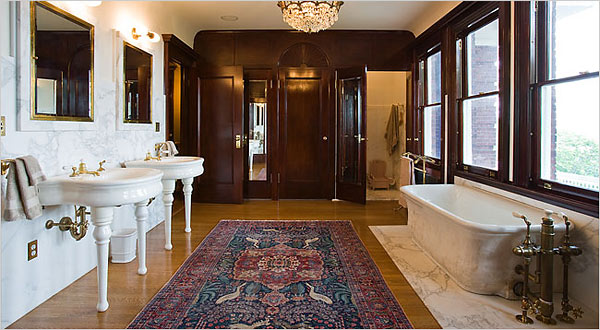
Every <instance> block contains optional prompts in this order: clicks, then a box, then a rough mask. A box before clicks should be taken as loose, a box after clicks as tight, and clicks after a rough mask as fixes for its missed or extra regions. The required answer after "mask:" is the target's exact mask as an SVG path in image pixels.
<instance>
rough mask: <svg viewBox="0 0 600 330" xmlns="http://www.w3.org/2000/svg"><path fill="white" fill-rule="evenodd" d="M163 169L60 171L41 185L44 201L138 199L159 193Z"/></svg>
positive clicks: (107, 202)
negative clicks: (71, 174)
mask: <svg viewBox="0 0 600 330" xmlns="http://www.w3.org/2000/svg"><path fill="white" fill-rule="evenodd" d="M162 176H163V173H162V172H161V171H159V170H154V169H151V168H114V169H107V170H105V171H103V172H100V176H93V175H91V174H84V175H80V176H77V177H69V175H67V174H65V175H59V176H55V177H51V178H49V179H48V180H46V181H44V182H42V183H40V184H39V185H38V189H39V198H40V202H41V204H42V205H60V204H77V205H85V206H91V207H103V206H117V205H125V204H133V203H137V202H139V201H141V200H144V199H148V198H151V197H154V196H156V195H158V194H159V193H160V192H161V190H162V188H161V186H160V184H157V183H160V181H161V178H162Z"/></svg>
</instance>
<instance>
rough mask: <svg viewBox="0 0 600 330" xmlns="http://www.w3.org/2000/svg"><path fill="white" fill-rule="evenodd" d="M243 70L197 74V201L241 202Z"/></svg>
mask: <svg viewBox="0 0 600 330" xmlns="http://www.w3.org/2000/svg"><path fill="white" fill-rule="evenodd" d="M243 90H244V87H243V69H242V67H241V66H227V67H219V68H205V69H201V70H199V72H198V103H199V111H200V134H199V135H200V144H199V145H200V150H199V154H200V156H201V157H204V174H202V175H201V176H200V177H199V179H198V181H197V184H196V191H194V194H193V196H194V197H195V200H196V201H200V202H213V203H241V202H242V200H243V179H244V177H243V175H244V163H243V161H244V151H243V148H242V107H243V98H244V95H243V93H244V92H243Z"/></svg>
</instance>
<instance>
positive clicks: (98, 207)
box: [38, 168, 163, 312]
mask: <svg viewBox="0 0 600 330" xmlns="http://www.w3.org/2000/svg"><path fill="white" fill-rule="evenodd" d="M162 176H163V172H162V171H159V170H155V169H151V168H114V169H107V170H104V171H102V172H100V176H94V175H91V174H83V175H80V176H76V177H70V176H69V175H67V174H64V175H59V176H55V177H51V178H49V179H48V180H46V181H44V182H42V183H40V184H38V192H39V194H38V195H39V199H40V202H41V204H42V205H60V204H70V205H73V204H74V205H83V206H90V207H91V220H92V224H93V225H94V231H93V235H94V241H95V243H96V256H97V261H98V267H96V271H97V273H98V304H97V305H96V309H97V310H98V311H99V312H104V311H106V310H107V309H108V298H107V295H108V244H109V242H110V237H111V235H112V231H111V229H110V224H111V223H112V221H113V216H114V207H115V206H119V205H125V204H135V220H136V223H137V238H138V242H137V246H138V248H137V254H138V274H140V275H144V274H146V272H147V268H146V225H145V222H146V220H147V219H148V202H149V200H150V198H153V197H155V196H156V195H158V194H160V192H161V191H162V189H163V187H162V181H161V179H162Z"/></svg>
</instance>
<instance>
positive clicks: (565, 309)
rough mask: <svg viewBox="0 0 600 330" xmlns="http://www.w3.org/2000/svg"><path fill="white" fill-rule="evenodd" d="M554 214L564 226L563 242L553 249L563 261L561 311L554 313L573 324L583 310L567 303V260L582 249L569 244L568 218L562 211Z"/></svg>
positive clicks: (569, 223)
mask: <svg viewBox="0 0 600 330" xmlns="http://www.w3.org/2000/svg"><path fill="white" fill-rule="evenodd" d="M555 214H557V215H559V216H561V217H562V219H563V220H564V221H565V226H566V230H565V239H564V241H563V244H562V245H561V246H559V247H558V249H557V250H556V251H555V252H557V254H559V255H560V256H561V259H562V262H563V294H562V300H561V302H560V305H561V310H562V313H561V314H558V315H556V318H557V319H558V320H559V321H562V322H565V323H570V324H573V323H575V319H576V318H580V317H581V316H582V314H583V311H582V310H581V307H578V308H574V307H573V305H571V304H570V303H569V262H570V261H571V256H578V255H581V253H582V251H581V249H580V248H579V247H577V246H575V245H571V242H570V235H569V227H570V226H571V221H569V218H568V217H567V216H566V215H565V214H564V213H560V214H558V213H555ZM569 313H572V314H573V317H571V316H570V315H569Z"/></svg>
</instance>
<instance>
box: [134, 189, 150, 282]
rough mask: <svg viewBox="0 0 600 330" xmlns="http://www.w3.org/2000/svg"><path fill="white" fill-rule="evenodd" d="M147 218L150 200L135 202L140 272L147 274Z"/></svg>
mask: <svg viewBox="0 0 600 330" xmlns="http://www.w3.org/2000/svg"><path fill="white" fill-rule="evenodd" d="M146 220H148V200H144V201H141V202H139V203H135V221H136V223H137V238H138V250H137V254H138V271H137V272H138V274H140V275H145V274H146V272H147V271H148V269H147V268H146Z"/></svg>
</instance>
